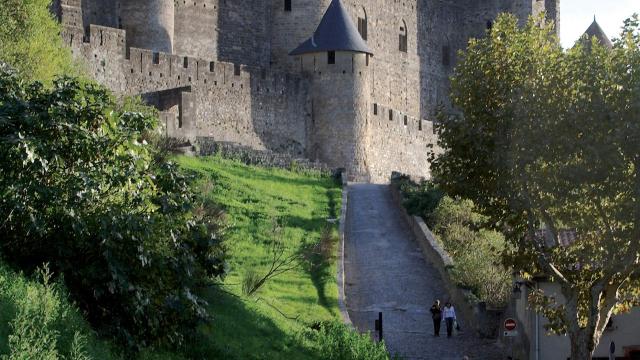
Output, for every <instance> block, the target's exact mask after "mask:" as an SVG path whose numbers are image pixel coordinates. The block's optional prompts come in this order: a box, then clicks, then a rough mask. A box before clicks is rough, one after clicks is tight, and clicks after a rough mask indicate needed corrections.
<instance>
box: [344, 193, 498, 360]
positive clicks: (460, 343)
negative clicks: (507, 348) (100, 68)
mask: <svg viewBox="0 0 640 360" xmlns="http://www.w3.org/2000/svg"><path fill="white" fill-rule="evenodd" d="M348 207H349V210H348V211H349V212H348V214H349V217H348V220H347V224H346V235H347V239H346V244H345V272H346V289H345V291H346V302H347V309H348V311H349V315H350V317H351V320H352V322H353V324H354V325H355V326H356V327H357V328H358V330H360V331H363V332H366V331H371V332H373V331H374V322H375V319H377V316H378V312H379V311H382V313H383V317H384V318H383V323H384V339H385V342H386V343H387V346H388V348H389V351H390V352H391V353H392V354H400V355H402V356H404V357H405V358H406V359H408V360H412V359H416V360H417V359H429V360H461V359H462V358H463V357H464V356H465V355H467V356H469V358H470V359H483V360H493V359H504V358H505V357H504V356H502V355H500V351H499V350H498V349H496V347H495V345H494V344H493V343H491V342H488V341H485V340H480V339H477V338H476V337H475V335H474V334H472V332H471V331H467V332H463V333H461V334H459V335H457V336H454V337H452V338H450V339H448V338H447V337H446V330H445V329H444V326H443V329H442V330H441V332H440V337H434V336H433V325H432V321H431V316H430V314H429V308H430V307H431V304H432V303H433V301H434V300H435V299H440V300H444V299H446V298H447V294H446V293H444V290H443V289H444V286H443V284H442V279H441V278H440V277H439V275H438V272H437V270H436V269H435V268H433V266H431V264H429V263H427V262H426V261H425V259H424V257H423V255H422V252H421V251H420V249H419V247H418V244H417V243H416V242H415V241H414V239H413V234H412V233H411V230H410V229H409V227H408V224H407V223H406V220H405V219H404V218H403V217H402V215H401V213H400V212H399V209H398V208H397V207H396V205H395V204H394V203H393V201H392V198H391V193H390V189H389V187H388V186H384V185H372V184H352V185H349V202H348ZM459 317H460V315H459ZM464 323H465V320H464V319H460V324H461V325H462V326H463V328H464ZM443 325H444V324H443Z"/></svg>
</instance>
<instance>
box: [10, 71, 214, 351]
mask: <svg viewBox="0 0 640 360" xmlns="http://www.w3.org/2000/svg"><path fill="white" fill-rule="evenodd" d="M156 121H157V120H156V118H155V117H153V116H150V115H149V114H145V113H139V112H128V111H125V110H124V109H122V108H121V107H120V106H118V105H117V104H116V103H115V101H114V100H113V98H112V97H111V95H110V94H109V92H108V91H107V90H105V89H104V88H102V87H99V86H96V85H93V84H81V83H79V82H78V81H77V80H74V79H71V78H62V79H59V80H56V81H54V83H53V87H52V88H51V89H47V88H45V87H43V86H42V85H41V84H40V83H32V84H27V83H24V82H22V81H21V80H20V79H19V78H18V77H17V76H16V74H15V73H14V72H12V71H11V70H8V69H7V67H6V66H0V238H1V239H2V242H1V243H0V251H1V254H2V255H3V256H4V257H5V258H6V259H7V260H10V261H11V262H12V263H13V264H14V265H17V266H19V267H20V268H21V269H26V270H30V269H34V268H35V267H37V266H40V265H41V264H42V263H44V262H48V263H50V264H51V266H52V270H53V271H54V272H56V273H62V274H63V275H64V280H65V283H66V285H67V287H68V289H69V291H70V293H71V294H72V296H73V297H74V298H75V300H76V301H77V303H78V305H79V306H80V307H81V308H82V309H83V310H85V311H86V312H87V314H88V318H89V320H90V321H91V322H92V323H93V324H95V325H98V326H99V327H100V328H101V329H103V330H104V331H106V332H108V333H111V334H114V335H116V336H118V337H119V338H120V339H121V340H123V341H124V342H126V343H128V344H129V345H132V346H134V345H135V346H138V345H140V346H145V345H152V344H180V343H181V342H182V341H183V340H184V337H185V336H187V335H189V334H190V333H191V332H192V331H193V330H194V329H195V328H196V326H197V325H198V324H200V323H202V322H204V321H207V320H208V319H209V315H208V314H207V312H206V309H205V306H206V303H205V301H204V299H203V292H204V291H205V289H206V287H207V286H208V285H209V279H211V278H213V277H219V276H222V275H223V274H224V266H225V265H224V259H225V256H224V246H223V245H222V243H221V240H222V237H221V235H222V230H223V225H222V217H221V212H220V211H219V210H218V209H217V207H215V206H214V205H212V204H208V203H205V202H202V201H200V200H199V199H198V197H197V196H196V194H195V193H194V192H193V191H192V190H191V187H190V185H189V182H188V178H186V177H185V176H184V175H183V174H181V173H180V172H179V171H178V169H177V167H176V166H175V165H173V164H171V163H169V162H166V161H164V159H162V158H161V157H158V156H156V155H157V154H156V152H157V151H156V150H155V149H154V148H153V147H152V146H150V145H149V144H148V143H147V139H148V138H150V137H151V135H150V134H152V133H153V131H154V129H155V126H156Z"/></svg>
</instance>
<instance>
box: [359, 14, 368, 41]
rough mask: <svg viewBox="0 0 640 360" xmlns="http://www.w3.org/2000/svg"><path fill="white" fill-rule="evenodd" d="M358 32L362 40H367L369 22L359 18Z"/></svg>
mask: <svg viewBox="0 0 640 360" xmlns="http://www.w3.org/2000/svg"><path fill="white" fill-rule="evenodd" d="M358 32H359V33H360V36H362V40H365V41H366V40H367V20H366V19H362V18H358Z"/></svg>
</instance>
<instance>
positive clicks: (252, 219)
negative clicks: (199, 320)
mask: <svg viewBox="0 0 640 360" xmlns="http://www.w3.org/2000/svg"><path fill="white" fill-rule="evenodd" d="M177 161H178V163H179V164H180V165H181V166H182V167H183V168H185V169H188V170H191V171H194V172H195V173H197V174H198V177H199V179H200V181H201V182H202V184H203V185H202V186H203V189H205V191H208V192H209V194H210V195H209V196H211V198H212V199H213V200H214V201H215V202H217V203H219V204H221V206H223V208H224V209H225V210H226V212H227V215H228V221H229V223H230V228H229V230H228V233H227V239H228V240H227V244H228V246H229V250H230V261H229V262H230V264H229V265H230V274H229V276H228V277H227V278H226V279H225V285H224V287H223V288H224V289H225V291H227V292H229V293H231V294H233V295H230V294H225V293H220V292H219V291H213V290H212V296H211V312H212V313H213V314H214V316H215V319H214V322H213V323H212V325H211V326H209V327H207V328H206V329H203V330H204V332H205V333H206V334H207V335H206V338H208V339H210V342H209V343H208V344H207V343H206V342H203V343H200V344H198V346H196V347H197V348H198V350H196V351H197V352H198V353H199V354H192V355H199V356H207V355H208V356H211V354H213V353H217V354H218V355H219V356H221V357H224V358H237V359H280V358H282V359H285V358H286V359H309V358H311V359H313V358H318V359H320V358H322V354H317V353H316V350H315V349H317V346H315V345H314V344H312V343H309V342H308V341H307V340H305V338H304V337H302V336H300V331H301V329H302V328H303V327H307V326H309V325H310V324H312V323H314V322H317V321H325V320H336V319H339V317H340V315H339V310H338V307H337V285H336V281H335V261H332V262H331V263H330V264H321V265H319V266H313V267H309V266H303V267H299V268H296V269H295V270H293V271H290V272H287V273H285V274H282V275H280V276H279V277H277V278H275V279H273V280H272V281H270V282H268V283H266V285H265V286H264V287H263V288H262V289H261V290H260V291H259V292H258V293H257V294H256V295H254V296H252V297H246V296H244V295H242V291H241V283H242V278H243V275H244V274H245V273H246V272H247V271H250V270H253V271H255V272H257V273H258V274H263V273H265V272H266V271H267V269H268V267H269V266H270V264H271V262H270V253H269V244H270V243H269V239H270V238H272V237H273V233H272V231H271V229H272V228H273V223H274V219H275V220H276V221H277V222H278V223H280V225H281V227H282V239H283V241H284V243H285V245H286V247H287V252H288V253H292V252H297V251H300V250H301V249H303V248H304V247H305V245H308V244H312V243H315V242H317V241H318V239H319V238H320V234H321V231H322V229H323V228H324V227H326V226H327V224H328V222H327V219H329V218H337V217H338V216H339V214H338V213H339V209H340V201H341V196H340V194H341V189H340V187H339V186H338V185H337V184H335V182H334V181H333V180H331V179H330V178H327V177H320V176H317V175H309V174H300V173H296V172H291V171H285V170H280V169H264V168H258V167H248V166H245V165H242V164H240V163H237V162H233V161H229V160H222V159H220V158H216V157H209V158H188V157H180V158H178V159H177ZM334 231H335V230H334ZM203 340H204V339H203Z"/></svg>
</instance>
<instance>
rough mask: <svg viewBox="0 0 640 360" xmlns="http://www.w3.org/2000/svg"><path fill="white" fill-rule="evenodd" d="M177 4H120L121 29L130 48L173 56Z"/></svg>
mask: <svg viewBox="0 0 640 360" xmlns="http://www.w3.org/2000/svg"><path fill="white" fill-rule="evenodd" d="M173 1H174V0H121V3H120V18H119V21H120V25H121V27H122V28H123V29H125V30H126V31H127V47H137V48H142V49H148V50H153V51H161V52H166V53H172V52H173V36H174V24H175V20H174V19H175V10H174V2H173Z"/></svg>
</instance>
